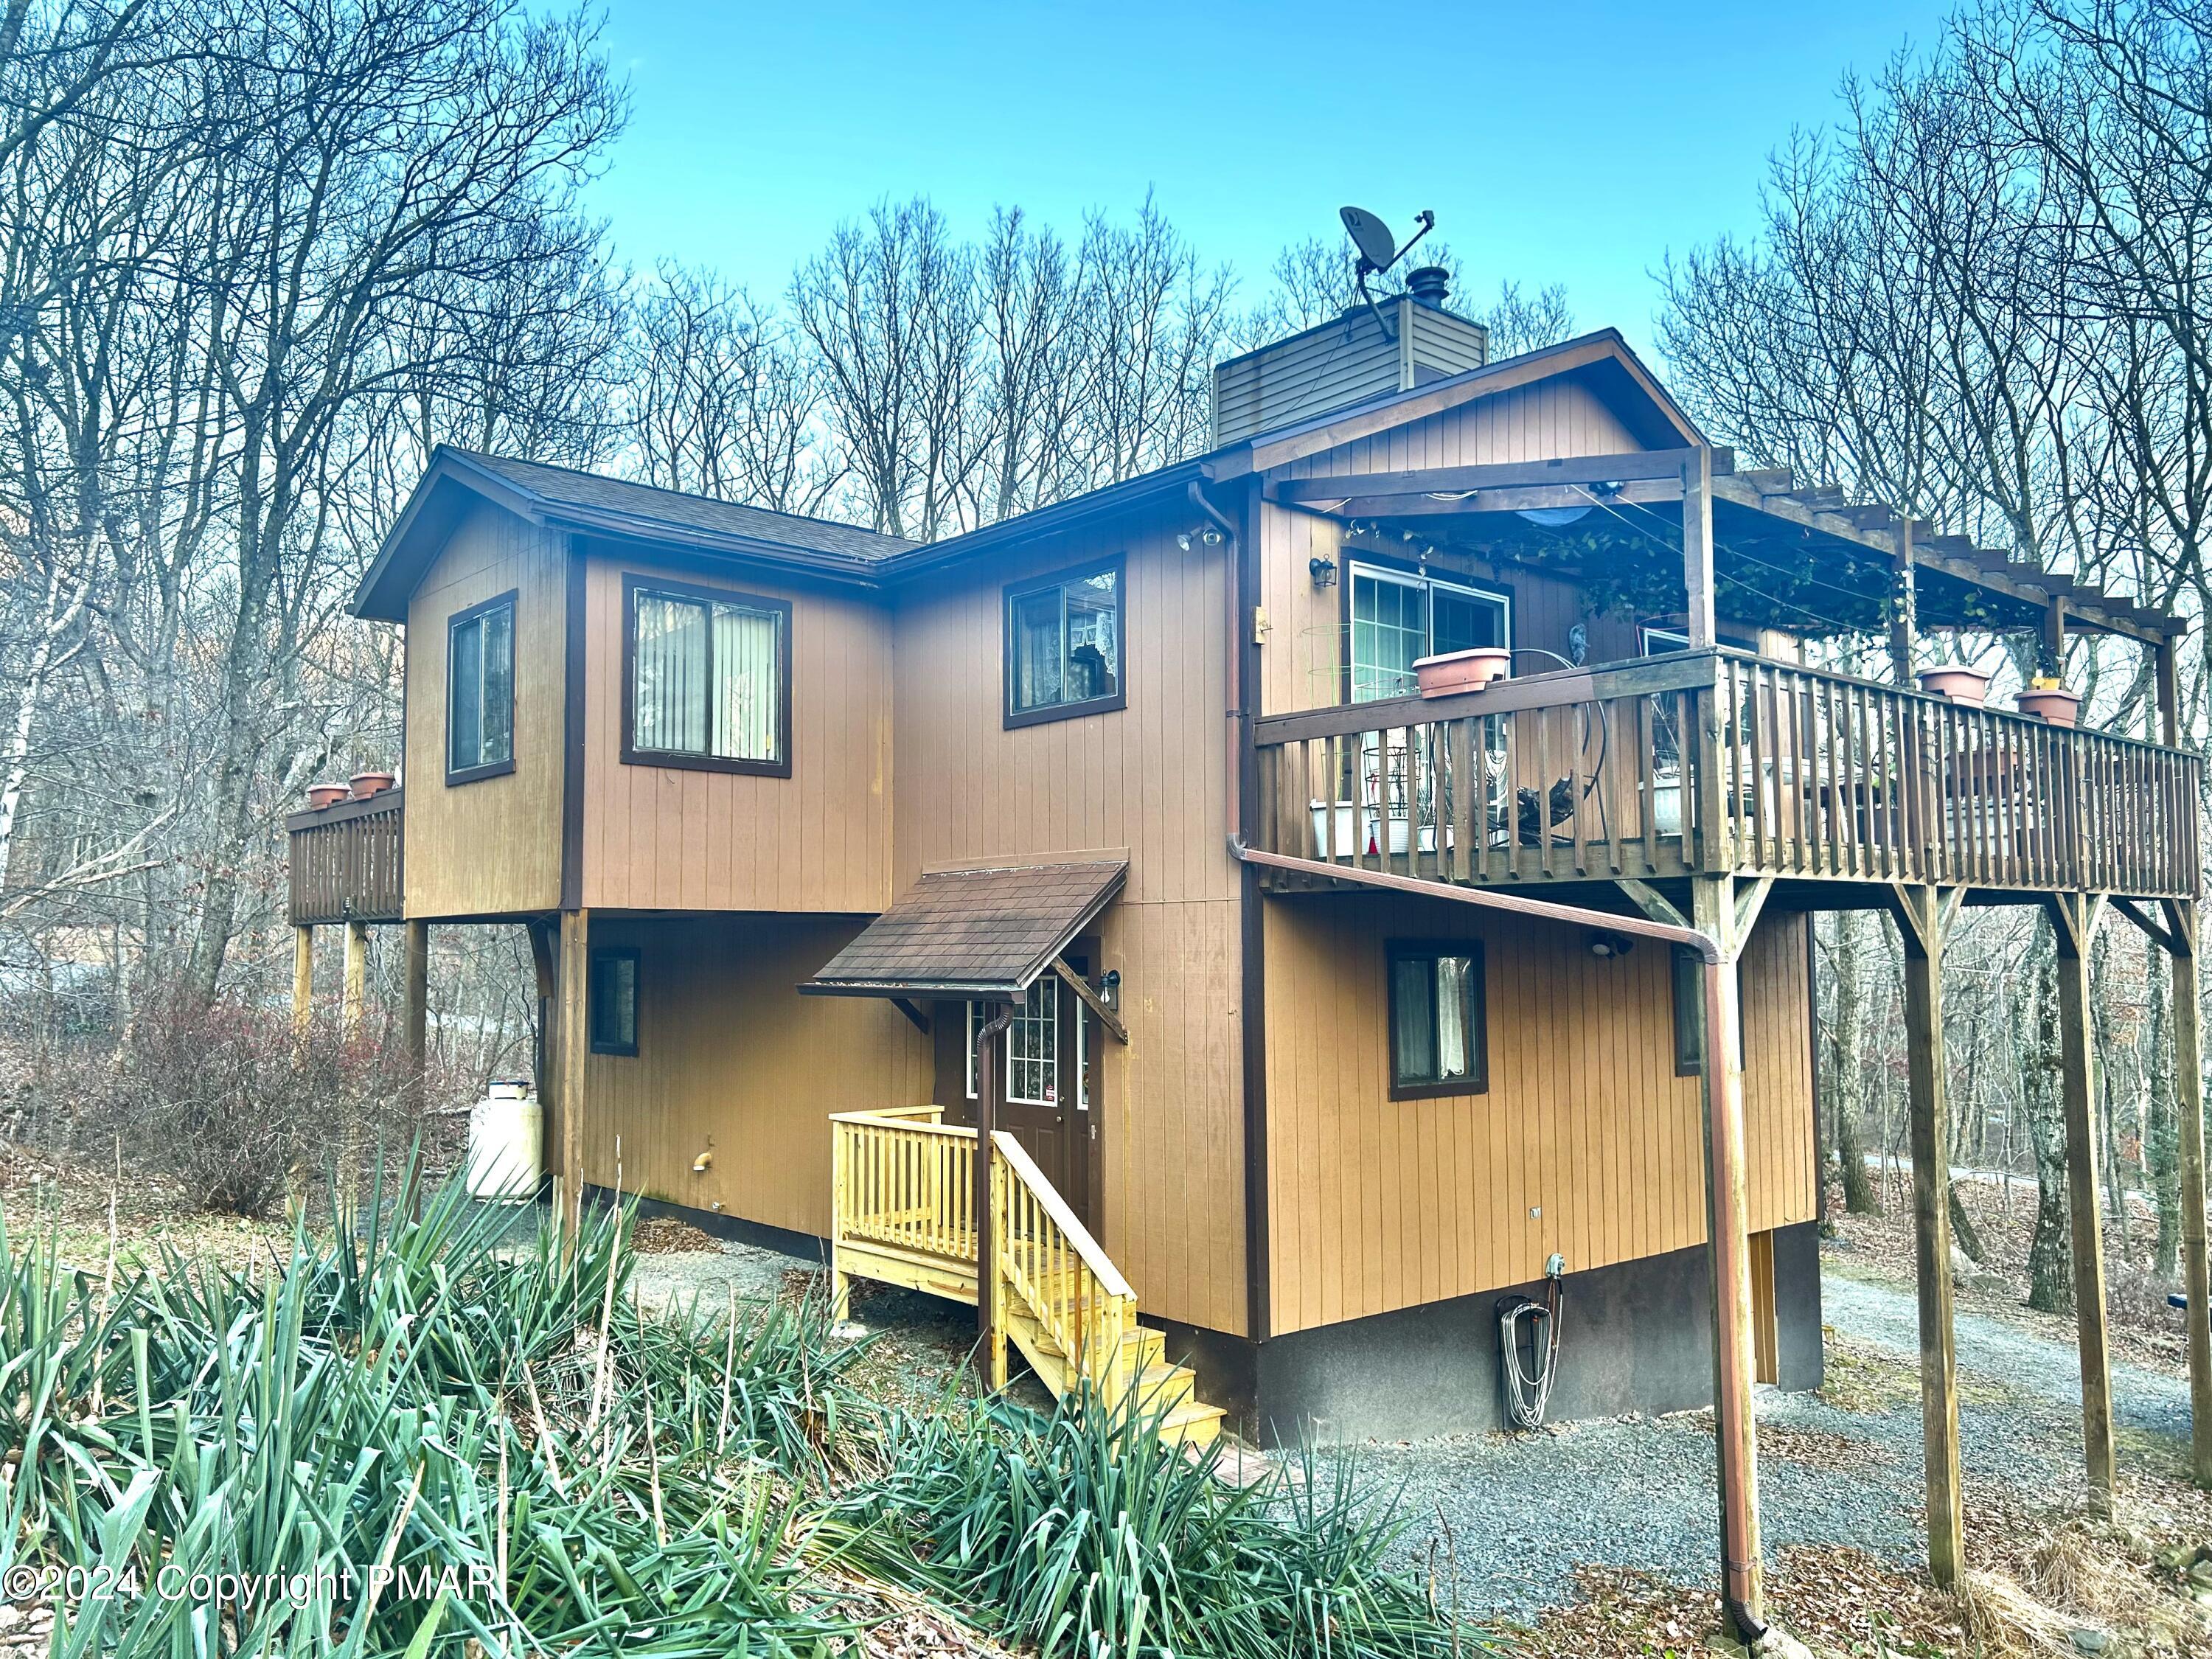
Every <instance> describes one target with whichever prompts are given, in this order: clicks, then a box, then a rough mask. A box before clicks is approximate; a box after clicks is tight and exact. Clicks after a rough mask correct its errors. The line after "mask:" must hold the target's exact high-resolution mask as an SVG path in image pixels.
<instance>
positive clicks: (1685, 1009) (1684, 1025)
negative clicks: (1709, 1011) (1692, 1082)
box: [1674, 945, 1743, 1077]
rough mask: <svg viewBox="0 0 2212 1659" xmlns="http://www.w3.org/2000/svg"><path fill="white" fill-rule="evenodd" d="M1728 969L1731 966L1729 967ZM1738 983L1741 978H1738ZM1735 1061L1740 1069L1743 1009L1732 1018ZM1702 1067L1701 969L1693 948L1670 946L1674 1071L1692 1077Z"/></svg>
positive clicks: (1702, 974) (1702, 976)
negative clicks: (1672, 971)
mask: <svg viewBox="0 0 2212 1659" xmlns="http://www.w3.org/2000/svg"><path fill="white" fill-rule="evenodd" d="M1729 972H1730V973H1734V972H1735V969H1729ZM1738 983H1739V986H1741V981H1738ZM1735 1065H1736V1070H1738V1071H1741V1070H1742V1069H1743V1010H1742V1007H1741V1003H1739V1005H1738V1006H1737V1009H1736V1021H1735ZM1704 1070H1705V963H1702V962H1701V961H1699V957H1698V953H1697V952H1696V951H1690V950H1686V949H1684V948H1683V947H1682V946H1681V945H1676V946H1675V947H1674V1075H1675V1076H1676V1077H1696V1076H1698V1075H1699V1073H1702V1072H1703V1071H1704Z"/></svg>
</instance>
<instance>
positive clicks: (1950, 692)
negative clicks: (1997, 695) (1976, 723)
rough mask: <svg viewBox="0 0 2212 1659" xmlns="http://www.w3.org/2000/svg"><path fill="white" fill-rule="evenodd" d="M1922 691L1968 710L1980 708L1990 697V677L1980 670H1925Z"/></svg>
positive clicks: (1921, 679)
mask: <svg viewBox="0 0 2212 1659" xmlns="http://www.w3.org/2000/svg"><path fill="white" fill-rule="evenodd" d="M1919 678H1920V689H1921V690H1923V691H1925V692H1926V693H1927V694H1928V695H1929V696H1931V697H1948V698H1950V700H1951V701H1952V702H1955V703H1958V704H1960V705H1961V706H1962V707H1965V708H1980V707H1981V706H1982V702H1983V700H1984V698H1986V697H1987V696H1989V695H1990V677H1989V676H1988V675H1987V674H1984V672H1982V671H1981V670H1980V669H1978V668H1923V669H1922V670H1921V671H1920V676H1919Z"/></svg>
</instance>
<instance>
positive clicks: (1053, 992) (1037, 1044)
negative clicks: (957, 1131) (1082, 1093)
mask: <svg viewBox="0 0 2212 1659" xmlns="http://www.w3.org/2000/svg"><path fill="white" fill-rule="evenodd" d="M1059 990H1060V981H1058V980H1057V979H1054V977H1053V976H1052V975H1049V974H1047V975H1045V976H1044V977H1042V978H1041V979H1039V980H1038V981H1036V983H1035V984H1033V985H1031V986H1030V989H1029V994H1028V995H1027V996H1026V997H1024V999H1023V1000H1021V1002H1020V1003H1019V1004H1018V1005H1017V1006H1016V1007H1015V1009H1014V1021H1013V1024H1011V1025H1009V1026H1007V1027H1006V1098H1007V1099H1008V1100H1011V1101H1018V1102H1020V1103H1022V1104H1023V1105H1024V1106H1054V1105H1057V1104H1059V1103H1060V997H1059V995H1058V992H1059Z"/></svg>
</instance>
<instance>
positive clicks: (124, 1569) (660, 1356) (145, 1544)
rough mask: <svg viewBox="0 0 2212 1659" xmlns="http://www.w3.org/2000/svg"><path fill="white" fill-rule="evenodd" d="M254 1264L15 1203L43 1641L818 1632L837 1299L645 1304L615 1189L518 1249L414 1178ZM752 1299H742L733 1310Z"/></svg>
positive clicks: (17, 1394)
mask: <svg viewBox="0 0 2212 1659" xmlns="http://www.w3.org/2000/svg"><path fill="white" fill-rule="evenodd" d="M333 1213H334V1215H335V1216H336V1217H337V1228H336V1231H335V1237H332V1238H331V1240H329V1241H328V1242H327V1243H322V1242H319V1241H317V1240H316V1239H314V1238H313V1237H311V1236H310V1234H309V1233H308V1232H307V1230H306V1229H305V1227H304V1225H302V1226H301V1228H300V1229H299V1230H298V1231H295V1236H294V1238H293V1242H292V1248H291V1251H290V1255H289V1260H288V1261H283V1262H280V1263H275V1264H272V1265H271V1267H270V1270H269V1271H267V1272H265V1273H258V1274H256V1273H236V1272H231V1271H227V1270H224V1269H222V1268H217V1267H199V1266H195V1265H192V1264H189V1263H186V1262H184V1261H179V1260H178V1259H177V1258H175V1257H174V1256H173V1255H165V1257H164V1258H163V1259H162V1261H161V1262H160V1263H159V1264H158V1266H157V1267H156V1268H155V1270H154V1271H152V1272H150V1273H147V1272H137V1271H131V1272H130V1273H126V1274H124V1275H121V1276H119V1277H118V1280H117V1282H115V1283H113V1284H112V1285H111V1284H110V1282H109V1279H108V1275H107V1274H106V1273H100V1274H99V1275H93V1274H89V1273H83V1272H80V1271H76V1270H73V1269H72V1268H70V1267H69V1266H67V1265H66V1264H64V1262H63V1261H61V1260H60V1259H59V1257H58V1254H57V1253H56V1250H55V1249H54V1248H53V1247H52V1244H51V1243H49V1244H47V1245H46V1246H45V1247H44V1248H42V1249H41V1248H33V1249H16V1248H15V1246H14V1243H13V1242H12V1241H11V1240H9V1237H8V1236H7V1232H6V1228H5V1225H4V1220H0V1459H4V1462H5V1463H6V1464H7V1465H9V1466H12V1470H13V1473H12V1475H11V1477H10V1478H9V1479H8V1480H7V1481H6V1483H5V1508H6V1513H5V1516H4V1520H5V1523H6V1532H5V1535H4V1536H0V1568H4V1567H7V1566H10V1565H16V1564H17V1563H19V1562H21V1563H27V1564H31V1565H46V1566H57V1567H66V1568H76V1569H85V1570H92V1571H97V1572H99V1573H100V1574H102V1575H104V1576H105V1577H103V1579H101V1580H100V1581H98V1582H104V1583H108V1584H110V1585H112V1587H114V1588H117V1589H122V1590H124V1592H125V1593H122V1594H118V1595H112V1596H106V1597H100V1596H94V1597H90V1598H82V1599H79V1598H72V1599H71V1600H70V1601H67V1602H65V1603H58V1605H57V1607H56V1614H57V1623H56V1626H55V1635H54V1640H53V1646H54V1650H55V1651H56V1652H57V1653H58V1654H61V1655H64V1656H71V1659H73V1656H78V1655H89V1654H95V1653H107V1652H122V1653H129V1654H131V1655H133V1656H137V1655H155V1654H170V1655H175V1656H179V1659H182V1656H187V1655H190V1656H194V1659H199V1656H207V1655H214V1654H229V1653H239V1654H287V1655H289V1654H300V1655H307V1654H313V1655H318V1656H321V1655H337V1656H342V1659H368V1656H386V1655H389V1656H398V1655H405V1656H407V1659H425V1656H428V1655H431V1654H434V1653H441V1652H447V1651H454V1652H458V1651H459V1650H460V1648H461V1647H462V1645H463V1644H465V1643H466V1642H467V1641H468V1640H470V1639H471V1638H474V1639H475V1640H476V1641H477V1642H479V1643H481V1644H483V1646H484V1647H485V1648H486V1649H488V1650H492V1651H515V1652H521V1651H529V1650H553V1651H562V1652H570V1651H573V1652H577V1653H586V1654H588V1653H592V1652H613V1651H617V1650H620V1651H623V1652H653V1653H661V1654H671V1655H673V1654H684V1653H697V1654H709V1653H711V1654H725V1653H744V1652H750V1653H754V1654H759V1655H763V1656H780V1655H794V1656H796V1655H809V1656H811V1655H813V1654H815V1653H817V1652H823V1651H827V1649H826V1648H825V1646H824V1644H827V1643H829V1642H831V1641H832V1640H833V1639H836V1640H842V1639H847V1638H853V1637H854V1636H855V1635H856V1634H857V1632H856V1630H855V1627H854V1625H853V1624H852V1622H851V1621H850V1620H841V1619H839V1618H837V1617H836V1616H834V1615H831V1614H824V1613H816V1612H813V1611H810V1610H809V1609H808V1608H807V1607H805V1606H804V1605H803V1601H804V1598H801V1597H799V1596H798V1595H795V1593H794V1592H795V1590H796V1589H797V1587H798V1584H799V1579H800V1577H801V1575H802V1573H803V1572H804V1571H805V1569H804V1567H803V1566H802V1565H800V1563H801V1560H802V1556H803V1552H802V1550H801V1549H800V1548H799V1542H798V1541H797V1540H795V1539H794V1538H793V1537H792V1536H791V1535H790V1534H788V1533H787V1519H786V1517H787V1513H788V1510H789V1499H790V1497H791V1494H792V1493H793V1492H799V1491H802V1490H805V1489H806V1488H807V1487H808V1486H809V1485H810V1483H816V1482H818V1481H819V1480H821V1479H822V1478H823V1475H824V1474H825V1473H826V1471H828V1470H829V1468H831V1467H832V1465H833V1464H834V1463H836V1462H837V1461H838V1460H840V1459H842V1457H843V1456H844V1455H846V1454H845V1449H844V1448H843V1446H842V1431H841V1427H840V1424H841V1418H848V1417H849V1415H850V1413H849V1412H844V1413H841V1411H840V1408H839V1404H838V1396H839V1395H840V1394H841V1392H842V1383H841V1382H840V1381H839V1375H840V1372H841V1370H842V1368H843V1367H844V1366H845V1365H847V1364H849V1363H850V1351H849V1350H836V1351H832V1350H831V1349H830V1348H829V1345H828V1343H827V1342H826V1340H824V1339H823V1314H822V1312H821V1310H818V1309H810V1310H800V1311H799V1312H795V1313H794V1312H792V1311H788V1310H769V1311H766V1312H764V1313H760V1314H757V1315H754V1316H748V1317H744V1318H733V1319H732V1321H731V1322H730V1323H729V1325H728V1327H727V1328H720V1327H719V1326H718V1325H716V1324H715V1322H714V1320H713V1318H712V1317H711V1316H710V1315H709V1314H708V1313H707V1312H702V1311H701V1310H688V1311H687V1312H686V1313H685V1314H684V1315H683V1316H680V1317H678V1318H675V1319H667V1320H662V1319H651V1318H647V1317H645V1316H641V1314H640V1313H639V1312H638V1311H637V1310H636V1308H635V1305H634V1304H633V1303H632V1302H631V1300H630V1299H629V1297H627V1296H626V1295H625V1294H624V1293H623V1292H624V1289H625V1279H626V1277H627V1273H628V1260H627V1256H626V1254H625V1252H624V1250H623V1235H624V1232H625V1230H626V1229H627V1226H628V1225H629V1213H628V1212H627V1211H623V1212H601V1213H599V1214H597V1215H594V1216H592V1217H591V1218H587V1220H586V1225H585V1227H584V1229H583V1234H582V1237H581V1238H580V1241H579V1243H578V1245H577V1248H576V1249H574V1250H573V1251H564V1250H563V1249H562V1248H561V1246H560V1243H559V1241H558V1240H557V1238H556V1237H555V1236H554V1234H553V1233H552V1231H551V1230H550V1228H540V1229H539V1230H538V1232H537V1233H536V1234H535V1235H534V1236H533V1237H531V1238H530V1239H528V1240H527V1241H526V1242H525V1243H522V1244H521V1245H520V1247H519V1248H513V1249H510V1248H507V1247H506V1246H503V1245H501V1243H500V1242H499V1240H500V1237H501V1234H502V1233H503V1232H504V1231H506V1223H505V1219H504V1218H503V1217H501V1216H499V1215H497V1214H496V1213H489V1212H484V1211H483V1210H481V1209H479V1208H477V1207H476V1206H471V1205H470V1204H469V1202H468V1201H467V1200H466V1197H465V1194H463V1193H461V1192H460V1191H459V1189H458V1188H447V1189H445V1190H442V1191H440V1192H435V1193H424V1192H422V1191H421V1190H419V1188H418V1186H417V1177H416V1174H415V1173H414V1171H413V1170H407V1171H404V1172H403V1173H402V1174H401V1176H399V1178H398V1181H397V1182H394V1183H392V1186H391V1188H389V1189H388V1190H387V1189H386V1186H385V1184H384V1183H383V1182H380V1183H379V1185H378V1188H377V1189H376V1190H374V1192H372V1194H370V1196H369V1199H368V1202H367V1203H366V1204H365V1205H364V1206H362V1209H361V1210H360V1211H359V1212H357V1213H356V1212H352V1211H350V1210H349V1209H348V1208H347V1207H346V1206H343V1204H338V1203H337V1202H335V1200H334V1203H333ZM728 1311H731V1312H732V1313H734V1310H728Z"/></svg>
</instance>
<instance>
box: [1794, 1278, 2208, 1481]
mask: <svg viewBox="0 0 2212 1659" xmlns="http://www.w3.org/2000/svg"><path fill="white" fill-rule="evenodd" d="M1820 1299H1821V1312H1822V1314H1823V1316H1825V1317H1826V1320H1827V1322H1828V1323H1829V1324H1831V1325H1833V1326H1834V1327H1835V1328H1837V1329H1838V1330H1839V1331H1844V1332H1846V1333H1848V1334H1851V1335H1853V1336H1857V1337H1861V1338H1863V1339H1864V1340H1868V1341H1870V1342H1879V1343H1880V1344H1881V1346H1884V1347H1886V1348H1892V1349H1894V1350H1896V1351H1897V1352H1899V1353H1905V1354H1917V1352H1919V1349H1920V1334H1919V1333H1920V1324H1919V1315H1918V1312H1917V1310H1916V1308H1915V1306H1914V1304H1913V1298H1912V1295H1911V1292H1910V1291H1906V1290H1905V1289H1904V1288H1903V1287H1902V1286H1899V1285H1890V1284H1885V1283H1881V1282H1880V1281H1877V1280H1873V1279H1858V1278H1851V1277H1847V1276H1845V1275H1844V1274H1843V1273H1838V1272H1836V1271H1835V1270H1834V1269H1833V1268H1831V1269H1829V1270H1828V1271H1827V1272H1826V1273H1824V1274H1823V1275H1822V1278H1821V1282H1820ZM1952 1328H1953V1329H1954V1331H1955V1332H1956V1333H1957V1336H1958V1343H1959V1364H1960V1369H1962V1370H1967V1371H1971V1372H1972V1373H1974V1374H1976V1375H1978V1376H1986V1377H1990V1378H1993V1379H1995V1380H1996V1381H1998V1382H2001V1383H2005V1384H2006V1385H2007V1386H2008V1387H2010V1388H2012V1389H2016V1390H2018V1391H2019V1392H2021V1393H2022V1394H2033V1395H2040V1396H2042V1397H2043V1398H2044V1399H2045V1400H2051V1401H2057V1403H2058V1404H2060V1405H2063V1406H2065V1407H2069V1409H2072V1410H2079V1409H2080V1408H2081V1364H2080V1362H2079V1358H2078V1357H2077V1355H2076V1354H2075V1351H2074V1348H2073V1347H2072V1346H2071V1345H2070V1344H2068V1343H2063V1342H2059V1341H2056V1340H2051V1339H2050V1338H2046V1337H2041V1336H2038V1335H2037V1334H2035V1333H2034V1332H2033V1331H2027V1330H2023V1329H2021V1328H2020V1327H2019V1326H2017V1325H2015V1324H2012V1323H2010V1322H2008V1321H2006V1320H2002V1319H1992V1318H1990V1316H1988V1315H1986V1314H1971V1313H1962V1314H1956V1315H1954V1316H1953V1319H1952ZM2112 1413H2113V1416H2114V1418H2115V1419H2116V1420H2117V1421H2118V1422H2119V1423H2121V1424H2123V1425H2126V1426H2128V1427H2130V1428H2138V1429H2142V1430H2145V1431H2148V1432H2150V1433H2152V1434H2161V1435H2167V1436H2171V1437H2174V1438H2176V1439H2179V1438H2182V1437H2185V1436H2186V1435H2187V1434H2188V1433H2189V1384H2188V1382H2187V1381H2186V1380H2185V1378H2182V1377H2178V1376H2172V1375H2171V1374H2170V1373H2168V1372H2165V1371H2154V1370H2148V1369H2146V1368H2144V1367H2143V1366H2141V1365H2130V1364H2122V1363H2119V1362H2115V1363H2114V1364H2113V1366H2112Z"/></svg>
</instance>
